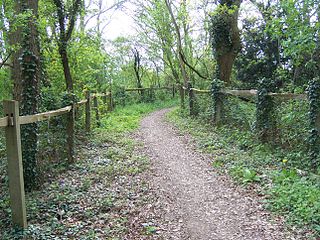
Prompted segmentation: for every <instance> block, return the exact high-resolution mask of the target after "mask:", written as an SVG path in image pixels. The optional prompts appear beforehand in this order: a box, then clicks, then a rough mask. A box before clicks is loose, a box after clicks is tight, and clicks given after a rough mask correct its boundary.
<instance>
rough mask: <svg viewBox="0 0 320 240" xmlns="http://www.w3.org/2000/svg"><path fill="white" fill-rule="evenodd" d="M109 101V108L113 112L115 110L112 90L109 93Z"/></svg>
mask: <svg viewBox="0 0 320 240" xmlns="http://www.w3.org/2000/svg"><path fill="white" fill-rule="evenodd" d="M108 98H109V99H108V100H109V101H108V102H109V108H108V110H109V111H110V112H112V111H113V100H112V92H111V91H110V92H109V94H108Z"/></svg>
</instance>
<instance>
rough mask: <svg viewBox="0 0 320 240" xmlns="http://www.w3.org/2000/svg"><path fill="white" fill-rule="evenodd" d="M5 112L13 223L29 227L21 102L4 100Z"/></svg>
mask: <svg viewBox="0 0 320 240" xmlns="http://www.w3.org/2000/svg"><path fill="white" fill-rule="evenodd" d="M3 108H4V114H5V115H6V116H8V117H9V122H8V126H7V127H6V130H5V131H6V147H7V159H8V175H9V193H10V205H11V211H12V220H13V223H14V224H15V225H17V226H19V227H21V228H26V227H27V217H26V205H25V192H24V180H23V165H22V152H21V136H20V123H19V103H18V102H17V101H4V102H3Z"/></svg>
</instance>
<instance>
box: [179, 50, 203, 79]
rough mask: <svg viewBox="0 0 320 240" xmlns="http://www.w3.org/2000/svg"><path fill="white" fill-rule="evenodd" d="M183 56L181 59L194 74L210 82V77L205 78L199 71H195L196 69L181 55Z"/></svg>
mask: <svg viewBox="0 0 320 240" xmlns="http://www.w3.org/2000/svg"><path fill="white" fill-rule="evenodd" d="M180 55H181V59H182V61H183V62H184V64H186V65H187V66H188V67H189V68H190V69H191V70H192V71H193V72H195V73H196V74H197V75H198V76H199V77H200V78H202V79H205V80H209V78H208V77H205V76H203V75H202V74H201V73H200V72H199V71H198V70H197V69H195V68H194V67H192V66H191V65H190V64H189V63H188V62H187V60H186V59H185V57H184V55H183V54H182V53H180Z"/></svg>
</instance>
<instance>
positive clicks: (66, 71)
mask: <svg viewBox="0 0 320 240" xmlns="http://www.w3.org/2000/svg"><path fill="white" fill-rule="evenodd" d="M59 53H60V57H61V62H62V66H63V73H64V78H65V81H66V89H67V91H68V92H73V79H72V76H71V70H70V65H69V58H68V53H67V49H66V48H64V47H63V46H61V47H60V50H59Z"/></svg>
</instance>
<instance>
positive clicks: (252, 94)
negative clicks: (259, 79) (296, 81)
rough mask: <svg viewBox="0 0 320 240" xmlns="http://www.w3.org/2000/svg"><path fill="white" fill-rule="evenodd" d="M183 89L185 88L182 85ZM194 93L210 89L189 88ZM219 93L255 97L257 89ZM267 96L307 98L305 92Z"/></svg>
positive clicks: (208, 91)
mask: <svg viewBox="0 0 320 240" xmlns="http://www.w3.org/2000/svg"><path fill="white" fill-rule="evenodd" d="M184 89H186V88H185V87H184ZM191 90H193V91H194V92H195V93H200V94H201V93H211V91H210V90H207V89H205V90H201V89H197V88H191ZM221 93H223V94H228V95H232V96H237V97H255V96H256V95H257V94H258V91H257V90H255V89H251V90H222V91H221ZM268 95H269V96H271V97H275V98H279V99H281V100H307V99H308V95H307V94H295V93H268Z"/></svg>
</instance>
